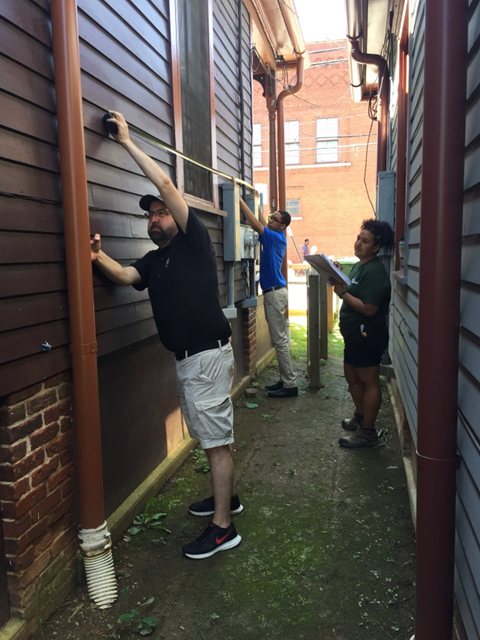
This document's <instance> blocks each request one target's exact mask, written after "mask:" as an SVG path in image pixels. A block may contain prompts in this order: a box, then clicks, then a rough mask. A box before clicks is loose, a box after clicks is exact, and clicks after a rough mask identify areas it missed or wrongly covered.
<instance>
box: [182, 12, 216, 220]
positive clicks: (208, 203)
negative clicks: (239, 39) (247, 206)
mask: <svg viewBox="0 0 480 640" xmlns="http://www.w3.org/2000/svg"><path fill="white" fill-rule="evenodd" d="M204 1H205V2H206V3H207V15H208V25H207V30H208V40H209V41H208V56H209V60H208V70H209V82H210V91H209V95H210V146H211V160H210V166H211V167H212V168H213V169H217V168H218V166H217V164H218V163H217V138H216V117H215V77H214V34H213V0H204ZM169 9H170V39H171V54H172V61H171V68H172V100H173V105H172V109H173V118H174V132H175V147H176V149H177V150H178V151H181V152H182V153H184V145H183V124H182V91H181V76H180V64H181V60H180V37H179V20H178V3H177V0H169ZM176 164H177V187H178V190H179V191H180V193H181V194H182V195H184V197H185V198H186V199H187V200H188V201H189V204H192V206H195V205H197V206H199V208H202V204H203V208H204V209H207V210H212V204H213V208H214V209H217V210H218V213H220V195H219V189H218V184H219V182H218V175H216V174H210V176H211V194H212V199H211V200H204V199H202V198H198V197H197V196H194V195H191V194H189V193H186V192H185V160H184V159H183V158H181V157H179V156H177V157H176Z"/></svg>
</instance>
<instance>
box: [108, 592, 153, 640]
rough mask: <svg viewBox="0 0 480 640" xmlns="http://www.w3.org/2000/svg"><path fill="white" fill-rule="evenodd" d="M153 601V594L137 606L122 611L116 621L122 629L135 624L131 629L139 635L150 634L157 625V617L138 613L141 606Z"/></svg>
mask: <svg viewBox="0 0 480 640" xmlns="http://www.w3.org/2000/svg"><path fill="white" fill-rule="evenodd" d="M152 602H155V598H154V596H152V597H151V598H148V600H146V601H145V602H143V603H142V604H141V605H139V606H138V607H136V608H134V609H131V610H130V611H129V612H128V613H122V615H121V616H120V617H119V618H118V620H117V622H118V624H119V625H121V627H122V629H127V628H130V629H131V628H132V627H133V626H134V625H135V628H134V629H133V631H134V632H135V633H138V634H139V635H141V636H150V635H152V633H153V632H154V630H155V627H156V626H157V619H156V618H155V616H143V617H142V614H141V613H140V609H141V608H142V607H146V606H148V605H149V604H152Z"/></svg>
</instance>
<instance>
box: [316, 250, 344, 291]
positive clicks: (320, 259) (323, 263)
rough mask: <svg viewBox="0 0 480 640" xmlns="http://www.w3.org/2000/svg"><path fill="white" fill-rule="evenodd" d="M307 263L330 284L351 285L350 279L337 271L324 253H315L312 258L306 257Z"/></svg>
mask: <svg viewBox="0 0 480 640" xmlns="http://www.w3.org/2000/svg"><path fill="white" fill-rule="evenodd" d="M305 261H306V262H308V264H311V265H312V267H313V268H314V269H315V271H317V272H318V273H319V274H320V275H321V276H323V277H324V278H326V280H327V282H328V284H331V285H335V284H346V285H347V286H348V285H349V284H350V278H349V277H348V276H346V275H345V274H344V273H342V272H341V271H340V269H337V267H336V266H335V265H334V264H333V263H332V262H331V261H330V260H329V259H328V258H327V256H326V255H325V254H324V253H315V254H314V255H312V256H305Z"/></svg>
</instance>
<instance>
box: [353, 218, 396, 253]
mask: <svg viewBox="0 0 480 640" xmlns="http://www.w3.org/2000/svg"><path fill="white" fill-rule="evenodd" d="M361 229H362V231H363V230H365V231H370V233H372V234H373V235H374V236H375V244H379V245H380V251H379V253H380V252H381V251H383V253H386V254H388V253H390V251H391V249H393V247H394V234H393V229H392V227H391V226H390V225H389V224H388V222H382V221H381V220H376V219H375V218H370V219H368V220H364V221H363V222H362V227H361Z"/></svg>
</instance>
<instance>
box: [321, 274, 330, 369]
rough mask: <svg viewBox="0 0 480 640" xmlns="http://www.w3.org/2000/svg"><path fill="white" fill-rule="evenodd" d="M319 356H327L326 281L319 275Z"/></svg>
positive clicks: (325, 358)
mask: <svg viewBox="0 0 480 640" xmlns="http://www.w3.org/2000/svg"><path fill="white" fill-rule="evenodd" d="M319 284H320V291H319V300H320V358H323V359H324V360H327V358H328V292H327V287H328V285H327V281H326V279H325V278H323V277H322V276H320V283H319Z"/></svg>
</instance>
